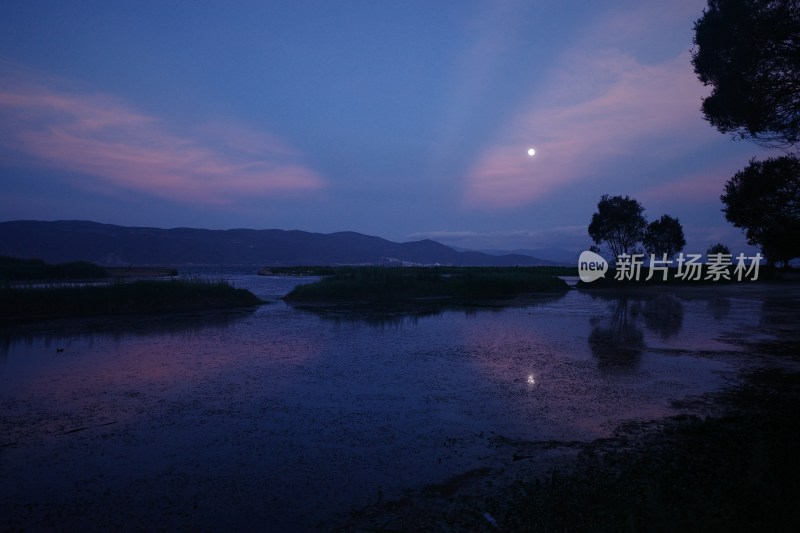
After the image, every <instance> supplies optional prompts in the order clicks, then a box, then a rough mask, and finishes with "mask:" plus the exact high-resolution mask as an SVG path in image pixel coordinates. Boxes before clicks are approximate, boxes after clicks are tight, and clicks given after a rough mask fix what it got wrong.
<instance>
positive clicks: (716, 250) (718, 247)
mask: <svg viewBox="0 0 800 533" xmlns="http://www.w3.org/2000/svg"><path fill="white" fill-rule="evenodd" d="M715 254H725V255H731V249H730V248H728V247H727V246H725V245H724V244H722V243H721V242H718V243H717V244H715V245H714V246H712V247H711V248H709V249H708V250H707V251H706V257H708V256H709V255H715Z"/></svg>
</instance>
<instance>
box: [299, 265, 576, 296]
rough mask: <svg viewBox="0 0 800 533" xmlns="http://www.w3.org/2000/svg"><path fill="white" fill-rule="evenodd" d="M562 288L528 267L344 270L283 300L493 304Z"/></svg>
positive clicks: (564, 286)
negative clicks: (437, 300) (471, 301)
mask: <svg viewBox="0 0 800 533" xmlns="http://www.w3.org/2000/svg"><path fill="white" fill-rule="evenodd" d="M567 289H568V286H567V284H566V283H565V282H564V281H563V280H561V279H558V278H557V277H555V276H554V275H551V274H548V273H542V272H540V271H537V270H536V269H532V268H474V269H473V268H448V269H441V270H440V269H436V268H397V267H360V268H355V267H350V268H347V269H341V270H338V271H337V272H336V273H334V274H333V275H331V276H328V277H325V278H323V279H322V280H320V281H318V282H316V283H311V284H307V285H299V286H297V287H295V289H294V290H292V292H290V293H289V294H287V295H286V297H285V299H286V300H287V301H290V302H331V301H333V302H337V301H338V302H344V301H396V300H410V299H420V298H441V299H496V298H510V297H513V296H518V295H520V294H525V293H534V292H561V291H566V290H567Z"/></svg>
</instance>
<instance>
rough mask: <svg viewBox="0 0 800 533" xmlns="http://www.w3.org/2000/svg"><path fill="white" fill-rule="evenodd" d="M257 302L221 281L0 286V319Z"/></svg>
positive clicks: (192, 307)
mask: <svg viewBox="0 0 800 533" xmlns="http://www.w3.org/2000/svg"><path fill="white" fill-rule="evenodd" d="M260 303H263V302H262V301H261V300H260V299H259V298H258V297H256V296H255V295H254V294H253V293H251V292H250V291H248V290H245V289H237V288H234V287H232V286H230V285H229V284H228V283H227V282H225V281H206V280H190V281H186V280H169V281H152V280H141V281H134V282H130V283H123V282H114V283H108V284H103V285H76V286H49V287H41V288H39V287H4V288H0V320H4V321H14V320H36V319H44V318H60V317H69V316H89V315H121V314H128V313H162V312H172V311H194V310H201V309H226V308H232V307H244V306H253V305H258V304H260Z"/></svg>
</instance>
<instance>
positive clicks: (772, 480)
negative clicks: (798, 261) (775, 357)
mask: <svg viewBox="0 0 800 533" xmlns="http://www.w3.org/2000/svg"><path fill="white" fill-rule="evenodd" d="M794 348H797V347H796V346H795V347H794ZM697 401H700V402H702V403H704V404H705V408H706V409H707V408H708V407H709V405H710V404H713V408H714V409H715V410H717V412H718V414H716V415H715V416H705V417H702V416H687V415H682V416H678V417H672V418H668V419H664V420H657V421H653V422H648V423H631V424H628V425H625V426H623V427H620V428H618V429H617V431H616V432H615V434H614V436H613V437H612V438H608V439H599V440H597V441H594V442H591V443H589V444H585V445H580V446H579V450H580V451H579V452H578V453H577V455H576V456H574V457H572V456H566V455H563V456H561V457H560V459H555V460H552V462H551V463H550V464H551V466H550V467H548V468H547V469H546V470H543V469H541V468H540V470H538V473H534V474H530V472H537V470H536V468H537V466H534V465H531V466H530V469H531V470H528V471H527V472H528V473H524V472H526V470H525V468H526V466H525V465H523V463H525V462H527V461H532V459H534V458H535V456H536V455H537V454H541V453H542V451H543V450H546V449H551V450H553V449H558V448H561V449H562V450H568V449H573V450H574V449H575V447H576V446H577V445H578V444H579V443H573V442H547V443H517V445H518V446H520V447H521V449H522V450H526V449H527V450H529V451H530V454H529V455H528V454H526V453H524V452H523V453H515V454H514V456H513V457H511V458H510V462H512V463H514V464H517V463H519V464H520V465H521V466H520V467H519V468H520V470H519V471H518V472H523V473H522V474H517V479H516V480H515V481H512V482H506V483H503V481H502V479H498V478H502V476H497V475H495V476H493V475H492V472H489V469H485V470H486V471H474V472H467V473H465V474H463V475H461V476H459V477H457V478H454V479H452V480H449V481H448V482H447V483H443V484H440V485H437V486H435V487H425V488H423V489H422V490H421V491H420V492H419V493H416V494H409V495H408V496H406V497H405V498H403V499H402V500H398V501H391V502H384V503H381V504H379V505H375V506H372V507H370V508H367V509H363V510H361V511H358V512H354V513H353V515H352V519H351V521H350V523H349V524H347V525H345V526H343V527H342V528H341V530H342V531H361V530H364V531H496V530H501V531H544V532H547V531H797V528H798V526H800V507H798V506H797V502H798V501H800V456H798V453H797V443H798V442H800V373H792V372H787V371H783V370H776V369H771V370H758V371H755V372H753V373H751V374H750V375H749V376H747V378H746V380H745V381H744V383H743V384H741V385H739V386H736V387H733V388H730V389H727V390H725V391H723V392H722V393H720V394H717V395H714V396H713V397H705V398H701V399H698V400H697ZM539 466H540V467H541V465H539ZM495 474H496V473H495ZM506 479H508V478H507V477H506Z"/></svg>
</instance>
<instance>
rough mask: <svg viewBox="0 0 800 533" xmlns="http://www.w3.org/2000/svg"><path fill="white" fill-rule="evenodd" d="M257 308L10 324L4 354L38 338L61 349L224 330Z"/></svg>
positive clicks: (0, 350)
mask: <svg viewBox="0 0 800 533" xmlns="http://www.w3.org/2000/svg"><path fill="white" fill-rule="evenodd" d="M254 312H255V311H254V310H253V309H232V310H223V311H213V312H199V313H182V314H170V315H135V316H121V317H110V318H107V317H93V318H92V317H89V318H76V319H60V320H53V321H44V322H36V323H27V324H18V325H15V326H14V327H7V326H6V327H2V328H0V357H5V356H6V355H7V354H8V353H9V351H11V350H13V349H14V348H15V347H17V346H31V345H32V344H33V343H34V342H40V343H42V344H43V345H44V347H45V348H48V349H50V348H52V350H53V351H57V350H59V349H63V347H64V346H65V345H67V344H69V343H70V342H74V341H76V340H84V341H88V343H89V345H91V343H92V342H94V341H95V340H100V339H107V340H113V341H115V342H119V341H121V340H122V339H124V338H127V337H131V336H141V335H158V334H177V333H188V334H195V333H200V332H201V331H203V330H211V331H214V330H217V331H222V330H225V329H226V328H228V327H229V326H230V325H231V324H233V323H234V322H236V321H238V320H241V319H244V318H247V317H250V316H252V315H253V313H254Z"/></svg>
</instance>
